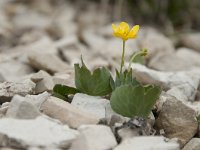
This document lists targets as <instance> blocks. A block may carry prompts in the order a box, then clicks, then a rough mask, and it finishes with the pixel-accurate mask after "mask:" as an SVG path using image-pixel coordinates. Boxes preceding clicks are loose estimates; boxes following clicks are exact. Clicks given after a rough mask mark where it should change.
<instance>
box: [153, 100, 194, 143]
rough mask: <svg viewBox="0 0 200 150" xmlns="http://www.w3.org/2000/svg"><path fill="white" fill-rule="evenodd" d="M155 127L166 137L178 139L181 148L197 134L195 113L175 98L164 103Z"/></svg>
mask: <svg viewBox="0 0 200 150" xmlns="http://www.w3.org/2000/svg"><path fill="white" fill-rule="evenodd" d="M156 126H157V128H158V129H160V130H161V129H163V130H164V132H165V136H166V137H168V138H178V140H179V142H180V143H181V145H182V146H183V145H184V144H186V143H187V142H188V141H189V140H190V139H191V138H192V137H193V136H194V135H195V134H196V133H197V129H198V123H197V121H196V113H195V111H194V110H193V109H191V108H189V107H188V106H186V105H185V104H183V103H182V102H181V101H178V100H177V99H176V98H171V99H167V100H166V101H165V102H164V104H163V106H162V110H161V112H160V113H159V116H158V119H157V120H156Z"/></svg>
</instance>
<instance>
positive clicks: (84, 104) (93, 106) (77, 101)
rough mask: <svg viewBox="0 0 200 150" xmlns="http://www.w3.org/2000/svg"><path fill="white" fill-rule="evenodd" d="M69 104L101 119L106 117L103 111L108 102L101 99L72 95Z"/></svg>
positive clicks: (79, 94) (84, 95)
mask: <svg viewBox="0 0 200 150" xmlns="http://www.w3.org/2000/svg"><path fill="white" fill-rule="evenodd" d="M71 104H72V105H74V106H76V107H78V108H79V109H82V110H84V111H86V112H88V113H91V114H93V115H94V116H96V117H97V118H99V119H101V118H105V117H106V110H105V109H106V106H107V105H108V104H110V101H109V100H107V99H102V98H101V97H95V96H89V95H86V94H81V93H78V94H75V95H74V98H73V100H72V103H71Z"/></svg>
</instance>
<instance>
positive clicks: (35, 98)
mask: <svg viewBox="0 0 200 150" xmlns="http://www.w3.org/2000/svg"><path fill="white" fill-rule="evenodd" d="M49 97H50V94H49V93H48V92H43V93H41V94H38V95H26V96H25V99H26V100H27V101H28V102H30V103H32V104H33V105H34V106H36V107H37V108H38V110H40V107H41V106H42V104H43V103H44V102H45V101H46V100H47V99H48V98H49Z"/></svg>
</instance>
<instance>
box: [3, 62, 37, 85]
mask: <svg viewBox="0 0 200 150" xmlns="http://www.w3.org/2000/svg"><path fill="white" fill-rule="evenodd" d="M31 73H33V69H32V68H31V67H30V66H28V65H26V64H24V63H21V62H19V61H15V60H12V61H5V62H3V63H0V76H1V77H0V82H3V81H10V82H13V81H17V80H19V79H20V78H21V77H22V76H25V75H28V74H31Z"/></svg>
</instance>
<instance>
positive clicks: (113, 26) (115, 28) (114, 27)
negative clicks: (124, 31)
mask: <svg viewBox="0 0 200 150" xmlns="http://www.w3.org/2000/svg"><path fill="white" fill-rule="evenodd" d="M112 29H113V31H114V32H117V27H116V25H114V24H112Z"/></svg>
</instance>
